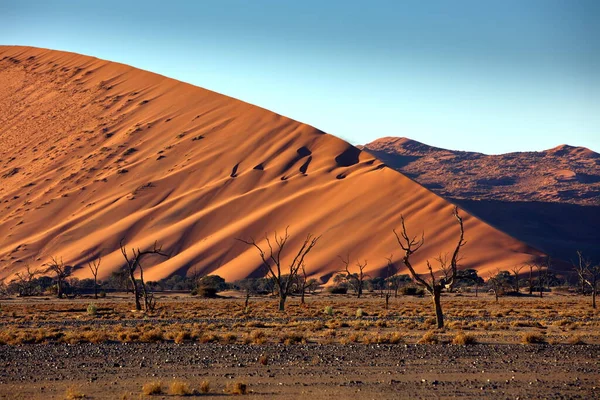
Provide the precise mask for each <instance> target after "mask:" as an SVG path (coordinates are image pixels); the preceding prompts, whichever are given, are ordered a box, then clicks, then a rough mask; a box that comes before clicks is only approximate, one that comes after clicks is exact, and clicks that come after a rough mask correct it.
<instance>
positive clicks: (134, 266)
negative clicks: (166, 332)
mask: <svg viewBox="0 0 600 400" xmlns="http://www.w3.org/2000/svg"><path fill="white" fill-rule="evenodd" d="M119 247H120V248H121V254H123V257H125V261H126V262H127V265H126V268H127V273H128V275H129V280H130V281H131V285H132V287H133V296H134V297H135V309H136V311H141V310H142V304H141V301H140V299H141V298H143V299H144V310H146V311H152V310H153V309H154V307H155V305H156V301H155V300H154V296H153V294H152V293H151V292H149V291H148V288H147V287H146V283H145V282H144V268H143V267H142V264H141V262H142V259H143V258H145V257H146V256H149V255H153V254H156V255H159V256H162V257H167V258H168V257H169V255H168V254H166V253H164V252H163V251H162V248H161V247H160V246H158V242H154V246H153V248H152V249H149V250H144V251H141V250H140V249H139V248H137V249H135V248H132V249H131V253H132V256H131V258H130V257H129V256H128V255H127V249H126V248H125V245H124V244H123V240H121V242H119ZM138 269H139V271H140V279H139V280H140V284H139V285H138V283H137V281H136V279H135V273H136V271H137V270H138Z"/></svg>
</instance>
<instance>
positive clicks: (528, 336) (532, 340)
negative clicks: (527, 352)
mask: <svg viewBox="0 0 600 400" xmlns="http://www.w3.org/2000/svg"><path fill="white" fill-rule="evenodd" d="M521 343H522V344H544V343H546V337H545V336H544V335H542V334H539V333H535V332H525V333H524V334H523V335H522V336H521Z"/></svg>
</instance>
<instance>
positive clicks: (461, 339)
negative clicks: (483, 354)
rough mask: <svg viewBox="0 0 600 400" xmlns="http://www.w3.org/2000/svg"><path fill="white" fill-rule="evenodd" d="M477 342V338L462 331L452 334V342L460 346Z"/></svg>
mask: <svg viewBox="0 0 600 400" xmlns="http://www.w3.org/2000/svg"><path fill="white" fill-rule="evenodd" d="M476 343H477V339H476V338H475V336H473V335H470V334H468V333H464V332H458V333H457V334H456V336H454V338H453V339H452V344H458V345H461V346H466V345H469V344H476Z"/></svg>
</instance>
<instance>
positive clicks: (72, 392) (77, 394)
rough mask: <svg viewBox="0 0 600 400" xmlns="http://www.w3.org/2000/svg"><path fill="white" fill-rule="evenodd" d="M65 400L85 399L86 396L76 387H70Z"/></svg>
mask: <svg viewBox="0 0 600 400" xmlns="http://www.w3.org/2000/svg"><path fill="white" fill-rule="evenodd" d="M65 399H67V400H76V399H85V394H83V393H82V392H81V391H80V390H79V389H77V388H76V387H75V386H69V387H68V388H67V390H66V392H65Z"/></svg>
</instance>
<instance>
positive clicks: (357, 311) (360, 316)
mask: <svg viewBox="0 0 600 400" xmlns="http://www.w3.org/2000/svg"><path fill="white" fill-rule="evenodd" d="M363 314H364V312H363V310H362V308H359V309H358V310H356V318H362V317H363Z"/></svg>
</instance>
